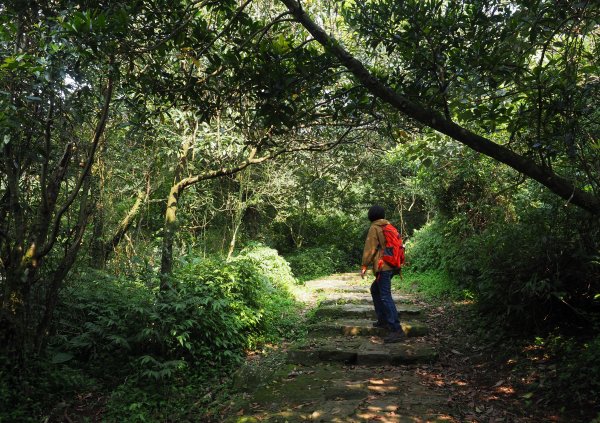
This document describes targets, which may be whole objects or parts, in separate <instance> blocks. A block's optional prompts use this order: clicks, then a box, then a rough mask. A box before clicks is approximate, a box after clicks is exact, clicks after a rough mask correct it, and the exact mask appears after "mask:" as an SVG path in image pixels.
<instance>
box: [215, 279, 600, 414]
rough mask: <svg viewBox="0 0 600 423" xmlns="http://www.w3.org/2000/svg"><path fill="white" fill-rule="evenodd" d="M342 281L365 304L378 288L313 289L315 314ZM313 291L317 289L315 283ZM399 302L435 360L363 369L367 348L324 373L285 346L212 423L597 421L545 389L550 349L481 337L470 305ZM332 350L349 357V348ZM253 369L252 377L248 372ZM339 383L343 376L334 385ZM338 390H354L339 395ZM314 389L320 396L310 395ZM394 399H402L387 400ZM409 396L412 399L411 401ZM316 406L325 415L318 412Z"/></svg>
mask: <svg viewBox="0 0 600 423" xmlns="http://www.w3.org/2000/svg"><path fill="white" fill-rule="evenodd" d="M340 277H342V279H346V280H347V281H348V283H349V285H350V286H351V287H352V289H353V290H355V291H361V290H362V292H363V294H362V295H363V297H362V298H363V299H364V297H365V296H366V295H367V294H368V292H369V290H368V288H369V284H370V282H368V281H367V280H365V281H361V280H360V279H359V278H357V277H356V276H355V275H353V276H352V275H337V276H336V275H333V276H332V277H330V278H327V279H323V280H321V281H320V283H318V284H317V285H314V286H316V287H317V289H315V290H313V292H312V297H310V298H309V304H311V303H312V305H313V306H315V305H316V303H317V302H319V301H320V302H321V304H320V306H322V305H323V304H325V303H326V302H327V301H332V300H331V299H332V298H335V295H336V294H334V297H331V294H329V295H324V290H323V287H324V286H326V285H327V283H328V282H334V281H336V280H338V279H340ZM307 285H308V286H310V282H309V283H308V284H307ZM337 295H338V296H339V295H340V292H339V291H338V294H337ZM394 295H395V298H396V302H397V304H398V303H410V304H412V305H413V306H416V307H419V308H420V309H422V319H423V321H424V322H425V324H426V325H427V327H428V333H427V334H426V335H425V336H418V334H417V335H416V336H417V337H415V338H409V339H408V340H407V342H406V345H408V346H409V347H411V348H412V346H415V345H417V346H418V345H420V344H426V345H429V346H432V347H433V348H434V349H435V350H436V351H437V359H436V360H424V362H421V363H408V362H407V363H403V362H402V363H400V362H396V363H392V364H393V365H390V363H387V362H382V363H377V362H368V363H367V365H361V364H363V363H361V362H360V357H361V356H360V348H364V347H359V362H358V363H357V362H356V361H354V362H349V361H348V359H347V358H346V359H344V358H343V357H342V358H341V359H336V358H332V357H333V355H332V353H331V352H328V353H327V354H328V356H329V358H328V359H326V360H325V361H327V363H326V364H324V363H311V362H309V363H301V364H298V362H297V360H296V362H294V360H290V351H291V350H294V348H296V347H295V346H294V345H284V346H281V347H279V348H275V349H274V350H272V351H271V352H270V353H269V354H267V356H265V357H260V356H253V357H252V358H251V359H250V360H249V361H248V363H247V364H246V366H245V370H244V369H242V370H241V371H240V372H238V374H237V375H236V377H235V384H236V385H237V386H236V388H237V390H238V391H239V392H238V393H237V394H235V395H234V396H233V397H232V398H231V399H230V400H228V401H227V403H226V405H225V406H224V407H221V408H219V409H218V410H217V411H214V412H213V413H212V414H211V415H210V416H207V418H209V417H210V418H211V419H212V420H213V421H232V422H254V421H257V422H258V421H269V422H276V421H282V422H283V421H290V422H292V421H311V420H312V421H332V422H333V421H339V422H354V421H373V422H375V421H382V422H404V421H407V422H408V421H412V422H425V421H456V422H486V423H487V422H489V423H492V422H553V421H561V422H590V421H591V420H592V419H593V418H594V416H595V410H594V407H595V405H596V404H595V403H594V402H592V401H590V402H589V407H580V406H579V407H573V409H569V408H565V407H561V406H559V405H558V403H557V402H556V401H554V399H555V398H560V393H559V392H552V391H551V390H550V391H549V390H543V389H540V388H543V387H544V381H545V380H547V379H548V378H552V377H553V376H555V375H556V373H557V370H558V369H557V368H556V367H555V365H554V364H553V363H552V361H551V359H550V358H549V357H548V356H547V354H546V353H545V351H544V350H543V348H541V347H539V346H535V345H528V344H527V343H526V342H524V341H514V340H510V339H506V338H503V337H501V336H494V335H497V334H490V333H489V330H488V331H486V330H484V329H482V328H481V326H478V325H477V324H475V323H476V322H477V319H478V316H477V314H476V311H475V308H474V305H473V304H472V303H469V302H450V301H438V302H436V303H435V304H434V303H431V302H427V301H423V300H422V299H419V297H418V296H414V295H410V294H406V293H403V292H401V291H397V292H395V294H394ZM350 301H352V300H350ZM316 310H318V308H317V309H316ZM315 315H316V316H315ZM308 316H312V321H313V323H315V322H317V323H318V322H319V321H321V320H322V318H321V317H320V316H319V315H318V314H317V313H315V309H313V310H312V311H309V312H308ZM315 317H316V318H315ZM309 319H310V317H309ZM401 319H403V320H405V319H407V316H404V315H403V316H402V317H401ZM357 325H358V323H357ZM362 327H363V329H364V327H365V326H364V325H363V326H362ZM359 328H360V325H359ZM309 331H310V329H309ZM309 335H310V332H309ZM359 335H361V334H360V333H359ZM364 335H367V336H366V339H369V340H370V341H367V343H369V342H370V344H371V345H375V346H377V345H379V344H381V337H380V336H377V335H376V334H375V335H373V334H364ZM353 338H356V337H353ZM309 339H310V336H309ZM362 339H365V337H363V338H362ZM491 340H494V341H491ZM498 340H500V341H498ZM363 342H364V341H363ZM313 345H314V343H313ZM376 348H379V347H376ZM313 349H314V348H313ZM334 350H339V351H340V352H341V353H342V354H346V353H347V351H346V350H348V348H347V343H346V344H340V345H339V346H338V347H336V348H334ZM388 353H390V352H389V349H388ZM333 354H335V351H334V353H333ZM390 354H391V353H390ZM296 355H297V354H296ZM321 355H322V352H321ZM314 356H315V354H313V355H312V356H311V357H314ZM301 361H302V360H301ZM319 361H320V360H319ZM335 362H337V363H335ZM323 366H326V367H323ZM248 368H250V369H252V370H251V371H250V372H248ZM338 373H339V374H340V375H339V376H334V375H337V374H338ZM257 375H258V376H257ZM300 380H302V381H303V384H300V385H299V386H300V388H299V389H298V390H299V391H301V393H300V396H299V397H298V399H297V400H294V398H292V397H293V396H294V395H296V394H293V393H292V392H294V391H293V390H290V388H289V386H290V385H292V384H296V385H298V384H299V383H300V382H299V381H300ZM290 382H293V383H290ZM382 383H383V384H384V385H385V386H387V388H386V389H385V390H386V392H383V393H382V392H378V390H379V388H380V387H381V385H380V386H379V387H378V386H377V385H378V384H382ZM340 386H342V387H343V386H345V387H346V388H343V389H340ZM311 389H313V392H312V393H309V391H310V390H311ZM319 389H320V391H319ZM344 389H345V390H344ZM314 391H316V392H314ZM360 392H363V394H361V393H360ZM389 392H394V394H393V395H396V396H395V397H394V396H389V395H388V396H385V395H386V394H389ZM382 395H383V396H382ZM407 396H411V397H414V398H408V399H407ZM325 400H327V401H325ZM278 401H280V402H282V403H278ZM317 406H318V407H320V409H316V408H315V407H317ZM311 407H312V408H315V410H313V409H312V408H311ZM311 410H312V411H311ZM331 410H333V411H331ZM369 410H371V412H369ZM373 410H375V411H374V412H373ZM286 413H287V414H286Z"/></svg>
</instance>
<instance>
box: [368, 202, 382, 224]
mask: <svg viewBox="0 0 600 423" xmlns="http://www.w3.org/2000/svg"><path fill="white" fill-rule="evenodd" d="M368 216H369V220H370V221H371V222H375V221H376V220H378V219H385V210H384V209H383V207H381V206H378V205H375V206H372V207H371V208H370V209H369V214H368Z"/></svg>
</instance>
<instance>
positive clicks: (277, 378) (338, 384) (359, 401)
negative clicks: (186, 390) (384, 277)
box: [226, 275, 458, 422]
mask: <svg viewBox="0 0 600 423" xmlns="http://www.w3.org/2000/svg"><path fill="white" fill-rule="evenodd" d="M307 287H308V289H309V290H310V291H311V292H312V293H313V294H314V296H315V297H318V298H319V300H320V301H319V305H318V307H316V309H315V310H314V315H313V316H312V318H311V321H313V322H314V323H313V324H312V325H311V326H310V329H309V333H308V336H307V338H306V339H305V340H304V341H302V342H300V343H297V344H295V345H291V346H289V347H288V348H287V352H286V355H285V357H284V358H283V359H282V361H281V362H279V363H276V365H274V366H270V367H269V366H264V365H256V366H253V365H252V364H251V363H250V364H249V365H247V366H246V367H245V368H244V370H243V371H241V372H240V373H239V374H238V376H237V378H236V386H237V388H238V390H239V392H240V393H239V395H238V397H237V398H235V399H234V400H233V401H232V403H231V404H230V406H229V408H228V409H227V410H226V415H227V416H228V417H227V419H226V421H228V422H301V421H320V422H367V421H373V422H454V421H458V420H456V419H454V418H453V417H452V416H451V411H452V410H451V407H450V405H449V398H448V394H447V391H446V390H445V389H443V388H441V387H438V386H436V384H435V383H431V380H428V378H427V369H428V368H429V367H430V366H432V365H433V363H435V362H436V360H437V357H438V353H437V351H436V345H433V344H431V343H430V342H429V339H428V333H429V328H428V326H427V323H426V322H425V317H426V316H425V313H423V311H422V310H421V308H419V307H418V306H416V305H415V304H414V303H415V301H414V299H413V298H411V297H408V296H401V295H399V294H398V293H396V294H395V296H394V298H395V300H396V304H397V306H398V310H399V312H400V315H401V320H402V326H403V330H404V332H405V333H406V334H407V336H408V338H407V340H406V341H405V342H402V343H399V344H384V343H383V340H382V336H384V335H385V332H384V331H382V330H381V329H378V328H373V327H372V322H373V321H374V318H375V315H374V311H373V307H372V304H371V298H370V295H369V293H368V292H369V282H367V281H362V280H361V279H360V278H358V277H356V275H335V276H331V277H329V278H327V279H323V280H317V281H311V282H308V283H307Z"/></svg>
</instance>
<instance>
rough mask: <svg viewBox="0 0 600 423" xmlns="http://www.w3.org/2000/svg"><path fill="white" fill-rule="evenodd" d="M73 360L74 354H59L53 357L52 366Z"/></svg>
mask: <svg viewBox="0 0 600 423" xmlns="http://www.w3.org/2000/svg"><path fill="white" fill-rule="evenodd" d="M72 359H73V354H69V353H64V352H59V353H56V354H54V356H53V357H52V360H51V361H52V364H62V363H66V362H67V361H70V360H72Z"/></svg>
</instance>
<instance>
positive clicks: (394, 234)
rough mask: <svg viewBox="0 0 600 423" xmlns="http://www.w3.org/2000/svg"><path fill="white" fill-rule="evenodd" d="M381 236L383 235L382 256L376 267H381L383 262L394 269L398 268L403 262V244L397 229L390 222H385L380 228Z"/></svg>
mask: <svg viewBox="0 0 600 423" xmlns="http://www.w3.org/2000/svg"><path fill="white" fill-rule="evenodd" d="M381 229H382V231H383V236H384V237H385V247H384V248H383V256H382V258H381V260H379V263H378V267H379V268H380V269H381V266H383V262H386V263H387V264H388V265H389V266H391V267H393V268H394V269H396V270H399V269H400V268H401V267H402V265H403V264H404V244H402V237H401V236H400V234H399V233H398V230H397V229H396V228H395V227H394V226H393V225H391V224H387V225H385V226H383V227H382V228H381Z"/></svg>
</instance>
